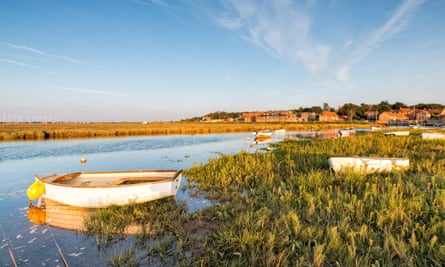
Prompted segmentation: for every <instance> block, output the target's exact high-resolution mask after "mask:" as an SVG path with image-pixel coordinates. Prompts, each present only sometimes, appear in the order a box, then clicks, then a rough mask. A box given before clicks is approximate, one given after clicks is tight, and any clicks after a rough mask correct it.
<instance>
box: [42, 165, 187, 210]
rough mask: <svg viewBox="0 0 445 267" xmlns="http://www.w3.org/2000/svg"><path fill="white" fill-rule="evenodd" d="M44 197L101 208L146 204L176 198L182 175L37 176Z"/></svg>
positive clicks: (87, 174)
mask: <svg viewBox="0 0 445 267" xmlns="http://www.w3.org/2000/svg"><path fill="white" fill-rule="evenodd" d="M36 178H37V179H39V180H41V181H42V182H44V183H45V193H44V197H45V198H47V199H50V200H54V201H57V202H60V203H63V204H66V205H71V206H78V207H87V208H101V207H107V206H111V205H117V206H123V205H129V204H134V203H144V202H148V201H153V200H157V199H161V198H166V197H171V196H175V195H176V192H177V191H178V189H179V186H180V183H181V179H182V172H181V171H125V172H84V173H76V174H68V175H51V176H38V175H37V176H36Z"/></svg>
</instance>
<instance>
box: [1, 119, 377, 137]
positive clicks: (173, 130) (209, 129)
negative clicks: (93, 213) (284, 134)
mask: <svg viewBox="0 0 445 267" xmlns="http://www.w3.org/2000/svg"><path fill="white" fill-rule="evenodd" d="M368 126H369V124H368V123H363V124H361V123H355V124H353V123H239V122H236V123H230V122H227V123H202V122H150V123H146V124H145V123H125V122H121V123H37V124H33V123H1V124H0V141H21V140H44V139H65V138H93V137H117V136H122V137H123V136H145V135H170V134H210V133H236V132H255V131H259V130H263V129H266V128H269V129H272V130H278V129H286V130H288V131H301V130H312V131H316V130H323V129H332V128H343V127H368Z"/></svg>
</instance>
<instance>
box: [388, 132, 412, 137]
mask: <svg viewBox="0 0 445 267" xmlns="http://www.w3.org/2000/svg"><path fill="white" fill-rule="evenodd" d="M384 135H386V136H409V131H396V132H386V133H384Z"/></svg>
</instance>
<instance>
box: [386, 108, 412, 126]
mask: <svg viewBox="0 0 445 267" xmlns="http://www.w3.org/2000/svg"><path fill="white" fill-rule="evenodd" d="M408 121H409V117H408V116H407V115H406V114H403V113H394V112H390V111H385V112H382V113H380V115H379V122H381V123H390V124H391V123H401V122H406V123H408Z"/></svg>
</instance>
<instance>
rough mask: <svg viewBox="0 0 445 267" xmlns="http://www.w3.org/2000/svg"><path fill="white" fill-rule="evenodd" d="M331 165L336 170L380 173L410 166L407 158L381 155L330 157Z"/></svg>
mask: <svg viewBox="0 0 445 267" xmlns="http://www.w3.org/2000/svg"><path fill="white" fill-rule="evenodd" d="M328 163H329V167H330V168H331V169H333V170H334V171H335V172H341V171H347V170H351V171H354V172H364V173H380V172H390V171H394V170H406V169H408V168H409V159H407V158H380V157H375V158H374V157H330V158H329V159H328Z"/></svg>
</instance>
